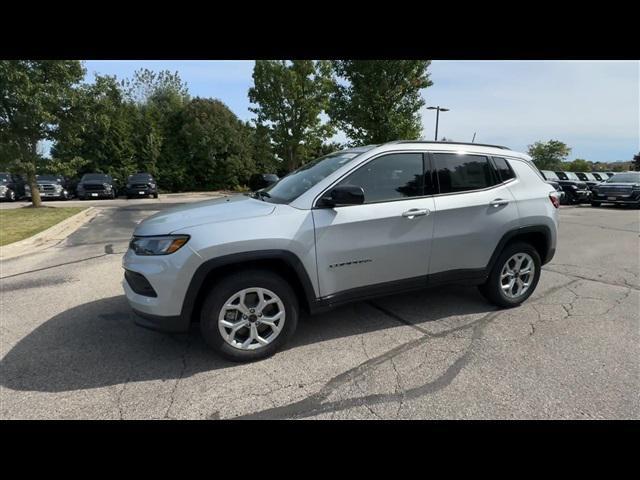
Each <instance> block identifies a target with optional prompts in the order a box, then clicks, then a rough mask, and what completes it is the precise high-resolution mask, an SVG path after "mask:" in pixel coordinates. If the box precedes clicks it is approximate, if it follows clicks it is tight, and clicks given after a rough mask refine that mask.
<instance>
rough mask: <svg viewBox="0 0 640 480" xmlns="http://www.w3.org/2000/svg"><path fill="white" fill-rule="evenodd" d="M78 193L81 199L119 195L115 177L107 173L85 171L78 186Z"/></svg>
mask: <svg viewBox="0 0 640 480" xmlns="http://www.w3.org/2000/svg"><path fill="white" fill-rule="evenodd" d="M76 194H77V195H78V198H79V199H80V200H87V199H89V198H116V197H117V196H118V192H117V190H116V185H115V182H114V181H113V178H112V177H111V175H107V174H105V173H85V174H84V175H83V176H82V178H81V179H80V182H79V183H78V186H77V187H76Z"/></svg>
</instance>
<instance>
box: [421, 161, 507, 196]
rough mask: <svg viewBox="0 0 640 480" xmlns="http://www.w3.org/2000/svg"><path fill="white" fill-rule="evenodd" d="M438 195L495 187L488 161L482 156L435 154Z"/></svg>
mask: <svg viewBox="0 0 640 480" xmlns="http://www.w3.org/2000/svg"><path fill="white" fill-rule="evenodd" d="M433 156H434V158H435V163H436V164H435V168H436V171H437V172H438V182H439V183H440V193H450V192H465V191H467V190H478V189H481V188H487V187H491V186H492V185H495V183H496V182H495V181H494V177H493V173H492V171H491V170H492V168H491V166H490V165H489V159H488V158H487V157H484V156H482V155H459V154H457V153H435V154H434V155H433Z"/></svg>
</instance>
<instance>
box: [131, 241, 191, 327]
mask: <svg viewBox="0 0 640 480" xmlns="http://www.w3.org/2000/svg"><path fill="white" fill-rule="evenodd" d="M199 259H200V257H199V256H198V255H197V254H196V253H195V252H194V251H193V250H191V248H189V245H188V244H187V245H185V246H184V247H182V248H181V249H180V250H178V251H177V252H175V253H172V254H171V255H158V256H143V255H136V254H135V253H133V251H132V250H131V249H129V250H127V253H125V255H124V257H123V259H122V266H123V268H124V269H125V271H129V272H133V273H134V274H137V275H139V276H142V277H144V280H146V282H148V284H149V285H150V286H151V289H152V291H153V293H155V296H152V294H151V290H149V289H145V288H144V287H143V288H141V285H140V284H138V285H134V286H132V285H131V284H130V283H129V282H128V281H127V280H126V278H125V279H123V280H122V288H123V289H124V293H125V295H126V297H127V301H128V302H129V305H130V306H131V308H132V309H133V310H134V312H136V314H137V317H136V318H135V322H136V323H137V324H139V325H141V326H143V327H146V328H151V329H154V330H160V331H166V332H186V331H188V330H189V324H190V323H191V318H190V317H188V316H187V315H184V314H183V310H184V311H190V310H189V309H183V304H184V300H185V296H186V292H187V288H188V287H189V283H190V282H191V279H192V277H193V273H194V272H195V270H196V269H197V267H198V265H199ZM129 277H130V278H132V277H131V275H129ZM134 283H135V282H134ZM142 285H144V283H143V284H142ZM134 288H135V290H137V291H138V292H142V293H144V292H145V290H147V291H146V294H140V293H136V291H135V290H134Z"/></svg>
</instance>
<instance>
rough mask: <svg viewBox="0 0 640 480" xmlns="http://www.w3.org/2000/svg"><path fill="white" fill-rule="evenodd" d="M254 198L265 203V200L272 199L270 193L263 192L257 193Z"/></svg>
mask: <svg viewBox="0 0 640 480" xmlns="http://www.w3.org/2000/svg"><path fill="white" fill-rule="evenodd" d="M253 198H259V199H260V200H262V201H263V202H264V201H265V198H271V195H269V192H263V191H262V190H258V191H257V192H255V195H254V197H253Z"/></svg>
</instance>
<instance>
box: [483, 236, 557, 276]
mask: <svg viewBox="0 0 640 480" xmlns="http://www.w3.org/2000/svg"><path fill="white" fill-rule="evenodd" d="M531 233H536V234H542V235H543V236H544V238H545V254H544V255H540V260H541V261H542V265H544V264H546V263H549V262H550V261H551V259H552V258H553V256H554V254H555V248H553V247H552V245H551V238H552V236H551V229H550V228H549V227H548V226H546V225H527V226H524V227H518V228H514V229H512V230H509V231H508V232H507V233H505V234H504V235H503V236H502V238H501V239H500V242H498V245H497V246H496V248H495V250H494V251H493V254H492V255H491V259H490V260H489V264H488V265H487V268H486V271H487V272H491V270H492V269H493V266H494V265H495V263H496V261H497V260H498V257H499V256H500V253H502V250H504V247H505V246H506V245H507V243H509V242H510V241H511V240H513V239H514V238H516V237H519V236H521V235H527V234H531Z"/></svg>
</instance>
